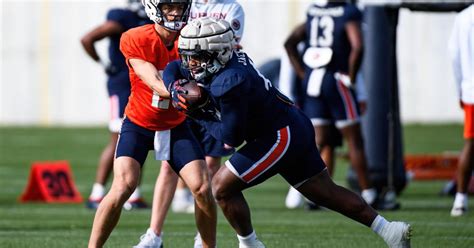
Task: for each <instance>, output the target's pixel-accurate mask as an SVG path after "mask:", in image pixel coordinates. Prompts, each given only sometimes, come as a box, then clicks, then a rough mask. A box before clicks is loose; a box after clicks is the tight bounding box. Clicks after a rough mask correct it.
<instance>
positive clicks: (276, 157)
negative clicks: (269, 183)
mask: <svg viewBox="0 0 474 248" xmlns="http://www.w3.org/2000/svg"><path fill="white" fill-rule="evenodd" d="M288 119H289V124H288V126H286V127H284V128H281V129H280V130H277V131H275V132H273V133H271V134H267V135H263V136H261V137H258V138H256V139H255V140H253V141H248V142H247V143H246V144H245V145H244V146H243V147H242V148H240V149H239V150H238V151H237V152H235V153H234V155H232V157H231V158H230V159H229V160H228V161H226V166H227V168H229V169H230V170H231V171H232V172H233V173H234V174H235V175H236V176H237V177H239V178H240V179H241V180H242V181H244V182H246V183H247V184H249V187H250V186H253V185H256V184H259V183H261V182H263V181H265V180H267V179H268V178H270V177H272V176H273V175H275V174H277V173H278V174H280V175H281V176H282V177H283V178H284V179H285V180H286V181H288V183H290V184H291V185H292V186H294V187H299V186H300V185H301V184H302V183H304V182H306V180H308V179H309V178H311V177H313V176H314V175H316V174H318V173H320V172H321V171H322V170H324V169H325V168H326V166H325V164H324V162H323V160H322V159H321V157H320V155H319V152H318V149H317V147H316V143H315V140H314V129H313V126H312V125H311V122H310V120H309V119H308V118H307V117H306V116H305V115H304V114H303V113H302V112H301V111H300V110H298V109H296V108H291V110H290V111H289V118H288Z"/></svg>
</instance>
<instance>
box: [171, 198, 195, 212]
mask: <svg viewBox="0 0 474 248" xmlns="http://www.w3.org/2000/svg"><path fill="white" fill-rule="evenodd" d="M171 211H173V212H174V213H184V214H192V213H194V201H188V200H186V201H181V200H173V202H172V203H171Z"/></svg>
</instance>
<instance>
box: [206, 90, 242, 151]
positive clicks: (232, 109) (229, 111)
mask: <svg viewBox="0 0 474 248" xmlns="http://www.w3.org/2000/svg"><path fill="white" fill-rule="evenodd" d="M246 88H247V87H245V85H244V84H241V85H239V86H237V87H235V88H233V89H232V90H230V91H228V92H226V93H225V94H224V95H223V96H222V97H220V98H219V106H220V110H221V121H220V122H218V121H202V122H201V124H202V125H203V126H204V127H205V128H206V129H207V131H208V132H209V133H210V134H211V135H212V136H213V137H214V138H215V139H217V140H220V141H222V142H224V143H225V144H227V145H230V146H232V147H238V146H239V145H241V144H242V143H243V142H244V140H245V128H246V125H247V122H246V115H247V109H248V102H247V101H246V100H245V97H242V96H245V95H247V92H246V91H247V89H246Z"/></svg>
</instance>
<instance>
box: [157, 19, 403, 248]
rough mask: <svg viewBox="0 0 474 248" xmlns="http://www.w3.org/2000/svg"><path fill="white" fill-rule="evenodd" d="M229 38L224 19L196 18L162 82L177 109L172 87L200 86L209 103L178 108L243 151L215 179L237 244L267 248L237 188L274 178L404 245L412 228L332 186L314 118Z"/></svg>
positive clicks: (177, 97)
mask: <svg viewBox="0 0 474 248" xmlns="http://www.w3.org/2000/svg"><path fill="white" fill-rule="evenodd" d="M233 38H234V35H233V32H232V29H231V28H230V24H229V23H227V22H226V21H224V20H215V19H213V18H207V17H206V18H200V19H196V20H193V21H192V22H190V23H189V24H188V25H187V26H186V27H184V28H183V30H182V31H181V34H180V37H179V41H178V48H179V53H180V57H181V61H174V62H171V63H170V64H169V65H168V66H167V67H166V69H165V72H164V74H163V79H164V81H165V84H168V85H169V89H170V90H171V95H172V100H173V101H174V102H175V105H176V106H180V105H185V106H186V104H187V103H186V101H185V100H183V96H182V95H181V94H182V92H180V91H178V90H177V89H179V87H178V86H181V85H182V84H183V80H197V81H198V82H199V83H200V84H202V85H203V86H204V87H205V90H206V91H207V92H208V93H209V95H210V97H211V101H209V104H207V105H206V106H204V107H201V108H198V109H195V110H192V109H193V107H195V106H189V105H188V107H187V109H189V110H185V109H183V108H181V110H182V111H185V112H186V113H187V114H188V116H190V117H191V118H194V119H196V120H197V121H199V123H201V124H202V125H203V126H204V127H205V128H206V129H207V130H208V131H209V132H210V133H211V135H212V136H213V137H215V138H216V139H218V140H221V141H223V142H224V143H225V144H226V145H227V146H230V147H240V148H239V149H238V150H237V151H236V152H235V153H234V154H233V155H232V156H231V157H230V159H229V160H228V161H226V162H225V165H226V166H223V167H221V168H220V169H219V171H218V172H217V173H216V175H215V176H214V178H213V180H212V187H213V192H214V196H215V198H216V200H217V202H218V204H219V206H220V207H221V209H222V211H223V213H224V215H225V217H226V218H227V220H228V222H229V223H230V224H231V226H232V227H233V228H234V230H235V231H236V233H237V237H238V240H239V247H240V248H246V247H265V246H264V244H263V243H262V242H261V241H260V240H259V239H258V238H257V235H256V233H255V230H254V229H253V226H252V223H251V220H250V209H249V206H248V204H247V202H246V200H245V198H244V195H243V194H242V191H243V190H245V189H247V188H250V187H253V186H256V185H258V184H260V183H262V182H264V181H265V180H267V179H268V178H270V177H272V176H274V175H275V174H280V175H281V176H282V177H283V178H284V179H285V180H286V181H287V182H288V183H289V184H290V185H292V186H293V187H295V188H296V189H297V190H298V191H300V192H301V193H302V194H303V195H304V196H305V197H307V198H308V199H309V200H311V201H313V202H315V203H317V204H319V205H321V206H325V207H327V208H329V209H332V210H334V211H337V212H339V213H341V214H343V215H345V216H347V217H349V218H351V219H353V220H356V221H358V222H360V223H362V224H364V225H366V226H368V227H371V228H372V230H374V231H375V232H376V233H377V234H379V235H380V236H381V237H382V238H383V239H384V240H385V242H387V244H388V245H389V246H390V247H409V245H410V225H408V224H406V223H404V222H389V221H387V220H385V218H383V217H382V216H380V215H378V214H377V212H376V211H375V210H374V209H373V208H371V207H370V206H369V205H368V204H367V203H366V202H365V201H364V200H363V199H362V198H361V197H359V196H358V195H357V194H355V193H353V192H352V191H350V190H347V189H345V188H343V187H340V186H338V185H336V184H334V182H333V181H332V180H331V178H330V176H329V175H328V173H327V169H326V166H325V165H324V162H323V161H322V160H321V157H320V156H319V153H318V149H317V147H316V143H315V140H314V129H313V126H312V124H311V121H310V120H309V119H308V118H307V117H306V116H305V114H304V113H303V112H302V111H300V110H299V109H298V108H296V107H295V106H294V104H293V103H292V102H291V101H290V100H288V98H287V97H286V96H284V95H283V94H281V93H280V92H279V91H278V90H276V89H275V88H274V87H273V86H272V83H271V82H270V81H268V80H267V79H266V78H265V77H263V76H262V75H261V73H260V72H259V71H257V70H256V69H255V66H254V64H253V62H252V60H251V59H250V58H249V57H248V56H247V54H245V53H244V52H242V51H234V49H233ZM184 99H185V98H184ZM191 110H192V111H191Z"/></svg>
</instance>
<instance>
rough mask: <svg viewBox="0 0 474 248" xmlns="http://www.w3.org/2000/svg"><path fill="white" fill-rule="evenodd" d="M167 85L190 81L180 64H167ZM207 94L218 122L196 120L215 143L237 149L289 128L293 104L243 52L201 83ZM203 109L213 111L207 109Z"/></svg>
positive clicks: (165, 73) (165, 74) (165, 79)
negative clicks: (283, 128) (219, 142)
mask: <svg viewBox="0 0 474 248" xmlns="http://www.w3.org/2000/svg"><path fill="white" fill-rule="evenodd" d="M163 78H164V81H165V83H166V84H169V83H171V82H174V81H175V80H176V79H179V78H191V77H190V75H189V72H188V71H186V70H184V69H182V68H181V66H180V61H174V62H172V63H170V64H169V65H168V66H167V67H166V69H165V72H164V75H163ZM202 83H203V84H204V85H206V90H207V91H208V92H209V93H210V95H211V97H212V100H213V103H214V106H215V108H216V110H217V111H218V113H217V115H216V116H219V117H220V121H219V120H213V119H211V118H209V119H205V120H204V119H201V118H198V119H201V120H198V121H199V123H200V124H201V125H203V126H204V127H205V128H206V129H207V131H208V132H209V133H210V134H211V135H212V136H213V137H214V138H216V139H217V140H220V141H223V142H224V143H225V144H228V145H231V146H233V147H238V146H239V145H241V144H242V143H243V142H244V141H250V140H253V139H255V138H257V137H260V136H261V135H265V134H268V133H273V132H275V131H277V130H279V129H280V128H282V127H285V126H286V125H288V119H289V118H288V117H289V116H288V112H289V108H291V107H292V106H293V103H292V102H291V101H290V100H289V99H288V98H287V97H286V96H284V95H283V94H282V93H280V92H279V91H278V90H277V89H276V88H274V87H273V86H272V84H271V82H270V81H269V80H268V79H266V78H264V77H263V75H262V74H261V73H260V72H259V71H258V70H257V69H256V68H255V66H254V64H253V62H252V60H250V58H249V57H248V56H247V54H245V53H244V52H236V51H234V54H233V56H232V59H231V60H230V61H229V62H227V64H226V66H225V67H224V68H223V69H221V70H220V71H219V72H217V73H216V74H215V75H214V76H212V77H211V78H208V79H206V81H203V82H202ZM206 109H208V110H209V109H212V108H209V107H206Z"/></svg>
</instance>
